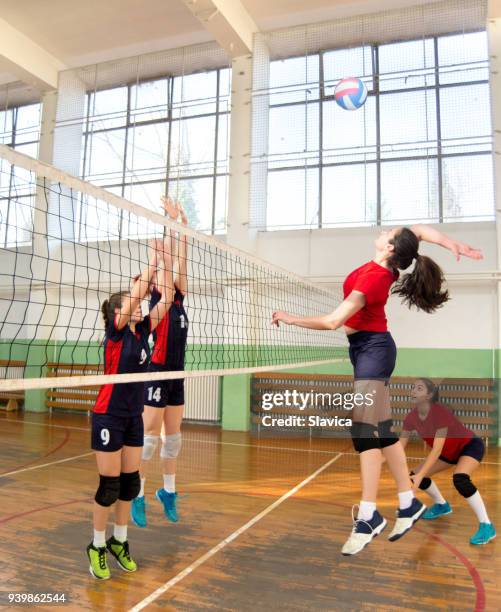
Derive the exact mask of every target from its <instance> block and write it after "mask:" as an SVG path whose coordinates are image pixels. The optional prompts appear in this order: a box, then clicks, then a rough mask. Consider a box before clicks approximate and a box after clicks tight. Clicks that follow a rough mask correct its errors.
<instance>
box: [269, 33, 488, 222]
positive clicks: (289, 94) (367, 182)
mask: <svg viewBox="0 0 501 612" xmlns="http://www.w3.org/2000/svg"><path fill="white" fill-rule="evenodd" d="M349 76H358V77H360V78H362V79H363V81H364V82H365V84H366V86H367V88H368V91H369V95H368V98H367V101H366V103H365V105H364V106H363V107H362V108H361V109H359V110H356V111H346V110H343V109H342V108H340V107H339V106H338V105H337V104H336V102H335V100H334V96H333V93H334V88H335V86H336V84H337V83H338V82H339V80H340V79H341V78H343V77H349ZM488 79H489V75H488V51H487V36H486V33H485V32H474V33H466V34H459V35H449V36H441V37H431V38H426V39H420V40H411V41H405V42H399V43H392V44H381V45H366V46H362V47H354V48H349V49H339V50H334V51H324V52H321V53H319V54H315V55H308V56H304V57H296V58H291V59H286V60H279V61H273V62H271V64H270V89H269V105H270V109H269V125H268V156H267V166H268V172H267V193H266V198H265V199H266V212H265V214H262V215H261V217H260V219H261V221H260V223H261V226H265V227H267V228H268V229H280V228H316V227H334V226H346V225H364V224H366V225H374V224H377V225H383V224H394V223H404V222H413V221H414V222H416V221H430V222H447V221H464V220H485V219H492V218H493V216H494V189H493V165H492V135H491V113H490V101H489V82H488ZM258 162H259V163H261V164H262V159H260V160H258Z"/></svg>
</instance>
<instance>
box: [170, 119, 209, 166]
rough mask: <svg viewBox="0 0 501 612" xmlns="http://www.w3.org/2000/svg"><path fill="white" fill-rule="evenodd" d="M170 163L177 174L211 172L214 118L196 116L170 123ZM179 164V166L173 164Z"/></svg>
mask: <svg viewBox="0 0 501 612" xmlns="http://www.w3.org/2000/svg"><path fill="white" fill-rule="evenodd" d="M171 129H172V136H171V153H170V163H171V169H172V173H173V174H174V175H177V173H180V175H181V176H182V175H185V174H190V173H197V174H203V173H206V172H212V168H213V164H214V141H215V137H216V118H215V117H214V116H212V117H198V118H196V119H185V120H183V121H174V122H173V123H172V128H171ZM178 164H179V165H180V167H179V168H176V167H175V166H177V165H178Z"/></svg>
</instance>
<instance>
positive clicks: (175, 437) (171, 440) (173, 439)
mask: <svg viewBox="0 0 501 612" xmlns="http://www.w3.org/2000/svg"><path fill="white" fill-rule="evenodd" d="M180 450H181V434H180V433H175V434H170V435H169V436H162V448H161V449H160V457H162V459H175V458H176V457H177V456H178V455H179V451H180Z"/></svg>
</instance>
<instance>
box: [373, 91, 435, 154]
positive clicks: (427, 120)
mask: <svg viewBox="0 0 501 612" xmlns="http://www.w3.org/2000/svg"><path fill="white" fill-rule="evenodd" d="M380 119H381V145H382V147H383V149H382V156H383V157H404V156H418V155H432V154H434V153H436V138H437V125H436V105H435V93H434V92H433V91H413V92H404V93H396V94H385V95H382V96H381V100H380Z"/></svg>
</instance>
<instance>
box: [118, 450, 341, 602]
mask: <svg viewBox="0 0 501 612" xmlns="http://www.w3.org/2000/svg"><path fill="white" fill-rule="evenodd" d="M343 454H344V453H343V452H338V453H337V455H336V456H335V457H332V459H329V461H327V462H326V463H324V464H323V465H321V466H320V467H319V468H318V469H317V470H315V471H314V472H313V473H311V474H310V475H309V476H307V477H306V478H305V479H304V480H302V481H301V482H300V483H298V484H297V485H296V486H294V487H293V488H292V489H289V491H287V492H286V493H284V494H283V495H281V496H280V497H279V498H278V499H276V500H275V501H274V502H273V503H271V504H270V505H269V506H267V507H266V508H265V509H264V510H261V512H259V513H258V514H256V515H255V516H254V517H253V518H251V519H250V520H249V521H247V522H246V523H245V524H244V525H242V526H241V527H239V528H238V529H236V530H235V531H233V532H232V533H231V534H230V535H229V536H227V537H226V538H224V539H223V540H221V541H220V542H219V543H218V544H216V545H215V546H213V547H212V548H211V549H209V550H208V551H207V552H206V553H204V554H203V555H202V556H201V557H198V559H196V560H195V561H194V562H193V563H191V564H190V565H189V566H187V567H185V568H184V570H181V571H180V572H178V573H177V574H176V575H175V576H174V577H173V578H171V579H170V580H168V581H167V582H165V583H164V584H163V585H161V586H160V587H158V588H157V589H156V590H155V591H153V592H152V593H150V594H149V595H148V596H147V597H145V598H143V599H142V600H141V601H140V602H139V603H137V604H136V605H135V606H133V607H132V608H129V612H139V611H140V610H142V609H143V608H145V607H146V606H148V605H150V604H151V603H153V602H154V601H156V600H157V599H158V598H159V597H160V596H161V595H164V594H165V593H166V592H167V591H168V590H170V589H171V588H172V587H174V586H175V585H176V584H178V583H179V582H181V581H182V580H184V578H186V576H189V575H190V574H192V573H193V572H194V571H195V570H197V569H198V568H199V567H200V566H201V565H203V564H204V563H205V562H206V561H208V560H209V559H211V558H212V557H214V556H215V555H216V554H217V553H218V552H219V551H221V550H223V548H226V546H228V545H229V544H231V543H232V542H233V541H234V540H236V539H237V538H238V537H239V536H241V535H242V534H243V533H245V532H246V531H248V530H249V529H250V528H251V527H253V526H254V525H255V524H256V523H258V522H259V521H260V520H261V519H263V518H264V517H265V516H267V515H268V514H270V512H273V510H275V508H278V506H280V505H281V504H282V503H283V502H284V501H286V500H287V499H289V498H290V497H292V496H293V495H295V494H296V493H297V492H298V491H300V490H301V489H302V488H303V487H305V486H306V485H307V484H309V483H310V482H311V481H312V480H314V479H315V478H316V477H317V476H318V475H319V474H321V473H322V472H324V471H325V470H326V469H327V468H329V467H330V466H331V465H332V464H333V463H335V462H336V461H337V460H338V459H339V458H340V457H341V456H342V455H343Z"/></svg>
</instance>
